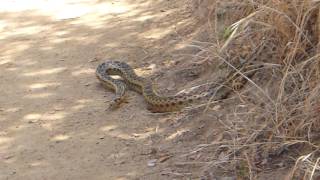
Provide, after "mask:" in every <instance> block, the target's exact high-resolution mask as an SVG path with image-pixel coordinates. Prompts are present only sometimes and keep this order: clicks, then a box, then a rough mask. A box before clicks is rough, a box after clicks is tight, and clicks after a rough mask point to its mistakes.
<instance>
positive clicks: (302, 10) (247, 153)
mask: <svg viewBox="0 0 320 180" xmlns="http://www.w3.org/2000/svg"><path fill="white" fill-rule="evenodd" d="M232 3H234V4H237V5H236V6H230V4H231V5H232ZM209 4H212V5H213V6H210V7H214V8H212V9H211V10H210V12H209V13H208V14H209V15H210V16H211V15H214V18H210V19H213V20H212V21H214V22H215V23H212V24H215V25H216V26H217V25H219V21H220V20H221V17H222V16H223V17H226V19H227V20H228V21H232V22H233V23H232V24H231V23H230V24H231V25H230V26H228V28H225V29H224V31H222V34H223V36H220V37H221V38H222V40H221V39H220V41H219V44H221V45H219V48H215V49H219V50H221V49H222V50H223V51H222V52H221V51H220V52H217V51H216V52H211V53H210V52H209V53H208V50H207V52H206V53H208V54H209V55H210V56H211V58H212V59H216V58H217V57H219V58H220V59H223V61H222V62H223V63H227V64H228V66H230V65H232V66H234V67H238V66H237V65H236V64H237V63H238V61H244V60H245V61H249V59H248V57H244V56H242V54H243V51H246V50H247V49H248V48H247V47H246V45H247V44H250V48H249V50H250V51H252V54H255V57H254V58H252V56H250V57H251V60H250V61H254V62H255V63H258V64H263V65H264V66H263V68H262V69H257V71H258V72H257V74H256V75H255V76H254V77H252V81H251V82H250V83H249V86H248V87H245V88H244V90H243V91H241V92H237V93H238V96H237V101H235V100H234V99H233V100H234V102H237V104H235V106H234V107H233V108H230V109H229V110H228V111H229V113H227V114H226V115H225V116H224V119H222V120H221V121H223V122H222V123H223V124H224V126H225V131H224V138H223V140H221V141H219V142H218V141H216V142H212V143H211V144H206V145H201V147H198V148H200V149H201V150H203V149H205V148H209V147H212V146H213V145H214V146H215V147H216V148H215V152H216V155H217V157H218V158H216V159H215V160H212V161H211V162H212V163H209V164H208V165H207V166H206V168H205V170H206V171H207V173H208V172H210V171H211V172H212V168H213V167H215V168H220V169H221V167H222V166H223V165H222V164H223V163H229V164H233V165H234V168H233V169H231V170H230V171H231V172H232V171H235V172H236V174H237V176H241V177H246V178H250V179H255V178H258V177H259V175H258V174H259V173H265V172H267V171H268V170H272V169H277V170H279V169H283V170H286V172H289V173H288V174H286V175H285V177H286V178H287V179H317V178H320V98H319V97H320V83H319V82H320V61H319V59H320V57H319V52H320V47H319V45H318V39H319V36H320V34H319V30H318V26H319V23H320V21H319V20H318V18H319V16H318V13H319V2H318V1H312V0H287V1H285V0H269V1H263V0H260V1H250V0H248V1H240V0H234V1H233V2H230V1H215V2H212V3H209ZM225 4H228V6H226V5H225ZM230 7H231V8H230ZM221 9H222V10H221ZM221 12H223V13H221ZM224 20H225V19H224ZM215 29H217V28H215ZM219 33H220V34H221V31H220V32H218V34H219ZM223 38H224V39H223ZM257 49H259V51H260V53H258V54H257V53H255V52H256V51H257ZM211 51H212V50H211ZM217 54H219V55H217ZM221 54H224V56H223V57H224V58H221ZM227 57H228V58H227ZM235 57H237V58H238V60H235V59H236V58H235ZM252 59H253V60H252ZM244 74H245V73H244ZM229 100H230V99H229ZM231 100H232V99H231ZM233 105H234V104H233ZM208 113H210V112H208ZM219 161H220V163H219ZM223 169H224V170H226V168H225V167H224V168H223ZM209 174H210V173H209Z"/></svg>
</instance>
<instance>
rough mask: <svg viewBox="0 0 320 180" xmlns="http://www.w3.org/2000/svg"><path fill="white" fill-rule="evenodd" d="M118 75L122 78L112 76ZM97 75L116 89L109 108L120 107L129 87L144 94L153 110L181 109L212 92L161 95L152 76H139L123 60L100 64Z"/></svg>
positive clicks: (104, 83)
mask: <svg viewBox="0 0 320 180" xmlns="http://www.w3.org/2000/svg"><path fill="white" fill-rule="evenodd" d="M114 75H117V76H120V77H121V78H122V79H116V78H113V77H112V76H114ZM96 76H97V78H98V79H99V81H100V82H101V83H102V85H103V86H104V87H106V88H108V89H111V90H114V91H115V96H114V98H113V99H112V100H111V102H110V105H109V108H111V109H114V108H117V107H119V106H120V105H121V104H122V103H123V102H125V99H126V92H127V90H128V89H130V90H133V91H136V92H138V93H140V94H142V95H143V96H144V98H145V100H146V102H147V109H148V110H150V111H151V112H172V111H178V110H181V109H182V108H183V107H185V106H187V105H188V104H190V103H193V102H195V101H198V100H201V99H203V98H206V97H209V96H211V95H212V93H208V92H205V93H199V94H193V95H190V94H178V95H172V96H165V95H160V94H159V93H158V92H157V91H156V87H155V83H154V82H153V81H152V80H151V79H150V78H144V77H141V76H138V75H137V74H136V73H135V71H134V70H133V68H132V67H131V66H130V65H129V64H127V63H125V62H122V61H117V60H109V61H105V62H103V63H101V64H99V65H98V66H97V68H96Z"/></svg>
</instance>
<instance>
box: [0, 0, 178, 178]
mask: <svg viewBox="0 0 320 180" xmlns="http://www.w3.org/2000/svg"><path fill="white" fill-rule="evenodd" d="M176 7H177V4H174V3H172V2H170V1H168V2H165V1H131V0H126V1H91V0H90V1H89V0H87V1H72V0H69V1H55V0H52V1H51V0H50V1H44V0H33V2H31V1H28V2H26V1H22V0H21V1H8V2H7V3H4V4H2V5H1V9H0V11H1V13H0V32H1V34H0V41H1V47H0V54H1V56H0V72H1V73H0V84H1V87H0V88H1V89H0V91H1V96H0V179H1V180H2V179H10V180H12V179H25V180H27V179H30V180H31V179H32V180H44V179H50V180H54V179H57V180H58V179H59V180H61V179H134V178H137V177H141V178H142V179H143V177H145V178H146V179H148V174H155V173H154V172H155V169H154V168H152V167H148V166H147V162H148V160H149V159H150V158H149V157H148V156H147V155H146V154H148V153H150V152H151V153H152V148H151V146H150V144H152V142H154V139H152V138H151V137H152V136H151V135H153V134H155V133H156V132H157V131H158V130H159V129H157V127H158V120H159V119H158V116H155V115H151V114H150V113H149V112H148V111H147V110H146V108H145V105H144V103H143V98H142V97H141V96H138V95H137V94H135V93H130V103H129V104H126V105H125V106H124V107H123V108H121V109H119V110H117V111H114V112H110V111H105V109H106V107H107V105H108V102H106V101H107V100H110V99H111V97H112V96H113V93H112V92H110V91H106V90H105V89H104V88H103V87H102V86H100V85H99V83H98V81H97V79H96V77H95V75H94V71H95V67H96V66H97V64H99V63H101V62H102V61H103V60H104V59H108V58H117V59H122V60H125V61H127V62H128V63H130V64H132V65H133V66H135V67H146V68H145V69H144V70H145V71H142V70H141V71H140V73H141V74H143V73H145V74H152V73H153V69H154V65H152V63H154V62H156V61H157V60H160V59H163V58H166V54H163V53H162V52H164V49H165V48H166V47H168V46H167V45H166V44H169V45H170V42H168V41H166V42H162V41H160V40H161V39H163V37H166V36H168V34H169V33H171V32H173V31H174V26H172V24H174V22H175V21H176V22H178V21H180V22H181V21H182V20H183V18H184V17H183V16H181V17H180V16H175V15H174V12H175V11H179V9H178V8H176ZM172 14H173V15H172ZM180 14H181V13H180ZM173 40H174V39H173ZM150 57H153V58H152V59H150ZM158 64H159V63H158ZM156 68H158V67H156ZM158 69H159V68H158ZM138 70H139V69H138ZM162 178H163V177H162ZM153 179H161V177H160V176H159V177H158V176H157V175H153Z"/></svg>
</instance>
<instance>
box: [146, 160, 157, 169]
mask: <svg viewBox="0 0 320 180" xmlns="http://www.w3.org/2000/svg"><path fill="white" fill-rule="evenodd" d="M156 162H157V159H151V160H149V161H148V167H154V166H156Z"/></svg>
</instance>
